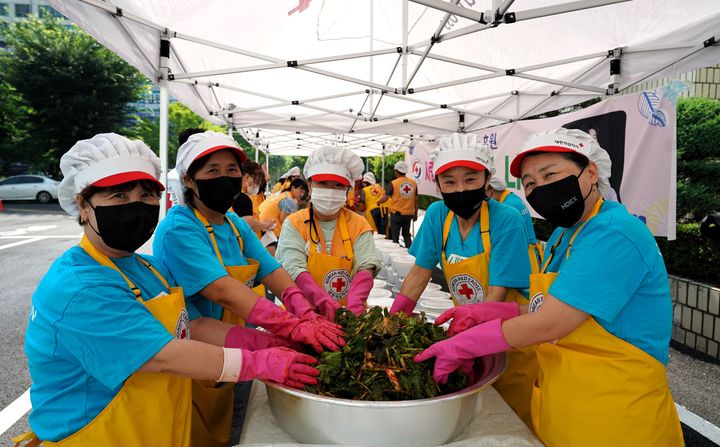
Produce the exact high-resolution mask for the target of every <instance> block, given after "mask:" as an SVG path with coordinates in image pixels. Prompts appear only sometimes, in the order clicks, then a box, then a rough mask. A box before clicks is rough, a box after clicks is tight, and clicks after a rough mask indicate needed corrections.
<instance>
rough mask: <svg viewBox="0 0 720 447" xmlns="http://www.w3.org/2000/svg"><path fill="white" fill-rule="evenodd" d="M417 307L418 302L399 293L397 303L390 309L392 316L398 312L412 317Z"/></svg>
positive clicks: (396, 297) (394, 302) (396, 298)
mask: <svg viewBox="0 0 720 447" xmlns="http://www.w3.org/2000/svg"><path fill="white" fill-rule="evenodd" d="M416 305H417V302H416V301H413V300H411V299H410V298H408V297H406V296H405V295H401V294H399V293H398V294H397V296H395V301H393V305H392V307H390V315H393V314H396V313H398V312H403V313H405V314H407V315H412V313H413V310H415V306H416Z"/></svg>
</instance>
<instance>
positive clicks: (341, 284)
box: [332, 278, 347, 293]
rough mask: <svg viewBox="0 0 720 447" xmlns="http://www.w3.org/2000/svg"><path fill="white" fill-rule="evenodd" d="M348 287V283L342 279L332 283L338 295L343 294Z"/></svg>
mask: <svg viewBox="0 0 720 447" xmlns="http://www.w3.org/2000/svg"><path fill="white" fill-rule="evenodd" d="M346 285H347V283H346V282H345V281H344V280H343V279H342V278H338V279H336V280H335V281H333V282H332V286H333V288H334V289H335V290H336V291H337V293H340V292H342V290H343V289H344V288H345V286H346Z"/></svg>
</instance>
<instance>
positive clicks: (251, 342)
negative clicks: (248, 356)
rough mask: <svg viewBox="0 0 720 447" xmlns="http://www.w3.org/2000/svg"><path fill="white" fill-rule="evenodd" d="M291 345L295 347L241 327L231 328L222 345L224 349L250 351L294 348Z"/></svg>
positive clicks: (282, 339)
mask: <svg viewBox="0 0 720 447" xmlns="http://www.w3.org/2000/svg"><path fill="white" fill-rule="evenodd" d="M293 345H295V346H297V345H296V344H295V343H292V342H291V341H290V340H288V339H287V338H283V337H278V336H277V335H273V334H270V333H269V332H263V331H259V330H257V329H251V328H249V327H243V326H233V327H232V328H230V330H229V331H228V333H227V335H226V336H225V343H224V344H223V346H224V347H226V348H240V349H248V350H250V351H258V350H260V349H267V348H276V347H287V348H293V347H295V346H293ZM297 347H299V346H297Z"/></svg>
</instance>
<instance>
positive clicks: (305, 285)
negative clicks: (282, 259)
mask: <svg viewBox="0 0 720 447" xmlns="http://www.w3.org/2000/svg"><path fill="white" fill-rule="evenodd" d="M295 284H297V285H298V287H299V288H300V290H302V293H303V295H305V297H306V298H307V299H308V301H310V302H311V303H312V304H313V305H314V306H315V308H316V309H317V311H318V313H319V314H320V315H322V316H323V317H325V318H327V319H328V320H330V321H335V312H337V310H338V309H340V308H341V307H342V306H340V303H338V302H337V301H335V300H334V299H333V298H332V297H331V296H330V294H328V293H327V292H326V291H324V290H323V289H322V288H321V287H320V286H319V285H317V283H316V282H315V280H314V279H313V277H312V275H311V274H310V272H302V273H301V274H299V275H298V276H297V278H295Z"/></svg>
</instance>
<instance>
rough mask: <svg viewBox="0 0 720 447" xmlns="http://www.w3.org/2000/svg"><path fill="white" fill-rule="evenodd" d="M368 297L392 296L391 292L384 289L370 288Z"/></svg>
mask: <svg viewBox="0 0 720 447" xmlns="http://www.w3.org/2000/svg"><path fill="white" fill-rule="evenodd" d="M370 298H392V293H391V292H390V291H389V290H386V289H371V290H370V293H369V294H368V299H370Z"/></svg>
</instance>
